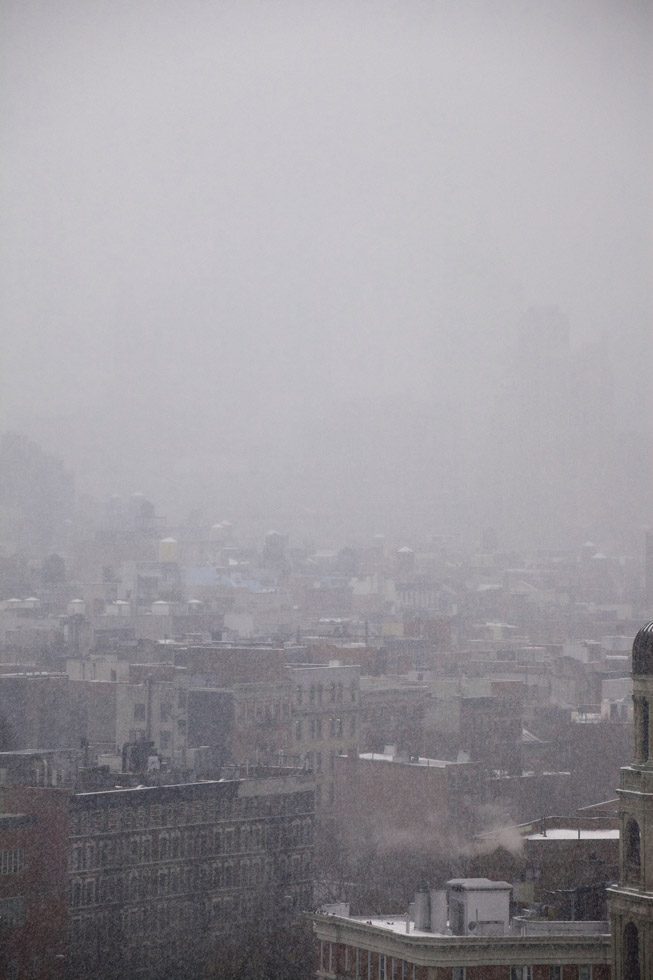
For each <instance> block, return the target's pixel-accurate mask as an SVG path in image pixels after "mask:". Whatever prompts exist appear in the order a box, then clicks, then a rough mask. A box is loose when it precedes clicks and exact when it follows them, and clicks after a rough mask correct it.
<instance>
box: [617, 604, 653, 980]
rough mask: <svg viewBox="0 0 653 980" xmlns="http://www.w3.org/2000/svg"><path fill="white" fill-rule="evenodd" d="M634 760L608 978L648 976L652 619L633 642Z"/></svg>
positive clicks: (625, 775) (624, 785)
mask: <svg viewBox="0 0 653 980" xmlns="http://www.w3.org/2000/svg"><path fill="white" fill-rule="evenodd" d="M633 702H634V714H635V717H634V726H635V730H634V755H635V758H634V761H633V762H632V763H631V764H630V765H629V766H624V768H623V769H622V770H621V784H620V787H619V790H618V793H619V816H620V846H619V883H618V884H617V885H614V886H613V887H612V888H610V889H608V896H609V900H610V920H611V929H612V977H613V980H645V978H651V977H653V622H651V623H648V625H646V626H644V627H642V629H641V630H640V631H639V633H638V634H637V636H636V637H635V642H634V643H633Z"/></svg>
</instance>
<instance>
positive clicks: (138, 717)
mask: <svg viewBox="0 0 653 980" xmlns="http://www.w3.org/2000/svg"><path fill="white" fill-rule="evenodd" d="M134 721H145V705H144V704H141V703H140V702H138V703H137V704H135V705H134Z"/></svg>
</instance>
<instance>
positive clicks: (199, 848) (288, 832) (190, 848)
mask: <svg viewBox="0 0 653 980" xmlns="http://www.w3.org/2000/svg"><path fill="white" fill-rule="evenodd" d="M312 842H313V820H312V818H311V817H304V818H303V819H300V818H296V819H295V820H292V821H291V822H290V823H289V824H281V823H279V822H275V823H255V824H242V825H236V826H232V827H223V826H220V825H219V826H217V827H209V828H207V829H205V830H201V831H199V832H198V831H193V830H172V831H159V833H155V834H154V835H150V834H142V835H141V834H133V835H131V836H129V837H127V836H125V837H106V838H103V839H100V840H98V841H94V840H91V841H87V842H86V843H83V844H82V843H78V844H77V843H76V844H73V847H72V850H71V855H70V868H71V870H72V871H84V870H87V869H91V868H97V867H102V868H104V867H111V866H121V865H124V864H142V863H149V862H152V861H168V860H178V859H180V858H196V857H204V856H208V855H212V854H234V853H241V852H243V851H245V852H251V851H270V850H278V849H280V848H288V847H301V846H303V845H309V844H312Z"/></svg>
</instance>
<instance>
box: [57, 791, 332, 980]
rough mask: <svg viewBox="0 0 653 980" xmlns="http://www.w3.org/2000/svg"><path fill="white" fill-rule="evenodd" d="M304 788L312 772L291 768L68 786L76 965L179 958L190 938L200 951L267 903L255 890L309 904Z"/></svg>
mask: <svg viewBox="0 0 653 980" xmlns="http://www.w3.org/2000/svg"><path fill="white" fill-rule="evenodd" d="M313 795H314V794H313V785H312V783H311V781H310V776H308V775H302V774H289V775H286V776H267V777H263V776H262V777H260V778H251V779H242V780H241V779H237V778H234V779H228V780H220V781H207V782H201V783H187V784H181V785H176V786H154V787H138V788H136V789H124V790H123V789H120V790H112V791H106V792H91V793H80V794H76V795H75V796H74V797H72V798H71V804H70V805H71V810H70V844H69V854H70V868H69V882H70V915H71V959H72V961H73V963H74V964H75V969H76V970H77V973H78V974H79V975H81V976H96V975H98V971H99V970H100V965H101V964H106V963H108V962H109V961H110V960H111V959H112V958H113V960H114V967H118V968H120V969H122V970H123V971H124V972H125V973H127V975H129V976H130V977H148V976H151V975H153V973H155V972H156V970H157V968H160V967H161V965H162V964H165V965H166V967H168V968H172V967H173V966H174V964H177V965H178V968H179V969H182V964H184V963H185V964H186V965H187V966H188V964H189V957H190V950H189V946H190V945H194V947H195V949H196V951H197V953H198V956H200V959H201V955H202V954H203V955H204V956H206V957H208V958H209V959H210V958H211V957H213V956H215V955H216V951H218V950H219V947H220V943H221V942H222V941H223V940H224V939H225V937H227V936H228V935H229V934H230V932H231V931H233V930H236V929H238V928H241V927H242V926H243V925H244V924H245V923H251V922H253V921H255V920H256V919H257V918H258V917H260V916H262V915H264V914H269V910H263V911H262V910H261V908H260V904H261V898H262V896H264V895H268V896H270V897H274V900H276V901H277V902H286V903H288V904H289V905H290V907H291V908H293V909H295V910H301V909H304V908H307V907H310V905H311V902H312V850H313V820H314V802H313ZM198 927H199V928H198ZM191 937H192V944H191ZM204 941H205V947H204V948H203V949H202V948H201V947H202V942H204Z"/></svg>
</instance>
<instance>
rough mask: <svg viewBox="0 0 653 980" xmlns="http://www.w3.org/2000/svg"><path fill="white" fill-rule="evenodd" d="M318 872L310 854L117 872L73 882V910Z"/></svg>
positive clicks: (305, 876) (296, 878)
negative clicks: (314, 869) (314, 867)
mask: <svg viewBox="0 0 653 980" xmlns="http://www.w3.org/2000/svg"><path fill="white" fill-rule="evenodd" d="M312 873H313V861H312V855H311V853H310V852H309V851H305V852H303V853H297V854H292V855H291V856H290V857H288V855H286V854H281V855H279V856H278V859H277V860H276V861H275V860H274V859H273V858H266V859H264V858H260V857H256V858H251V859H249V858H242V859H241V860H240V861H238V860H226V861H214V862H211V863H206V864H200V865H195V864H191V865H187V864H176V865H171V866H169V867H163V868H141V869H139V870H138V871H131V872H123V871H120V872H115V873H108V874H103V875H100V876H98V877H95V876H93V877H88V878H82V877H73V878H72V880H71V882H70V892H69V903H70V906H71V907H72V908H80V907H82V906H89V905H105V904H110V903H113V902H119V903H120V902H127V901H129V902H138V901H142V900H144V899H150V898H161V897H165V896H168V895H185V894H194V893H196V892H198V891H199V892H200V893H201V892H206V891H214V890H217V889H221V888H250V887H253V886H261V885H264V884H267V883H269V882H278V883H283V884H285V883H287V882H292V881H304V880H306V879H308V878H310V877H311V875H312Z"/></svg>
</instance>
